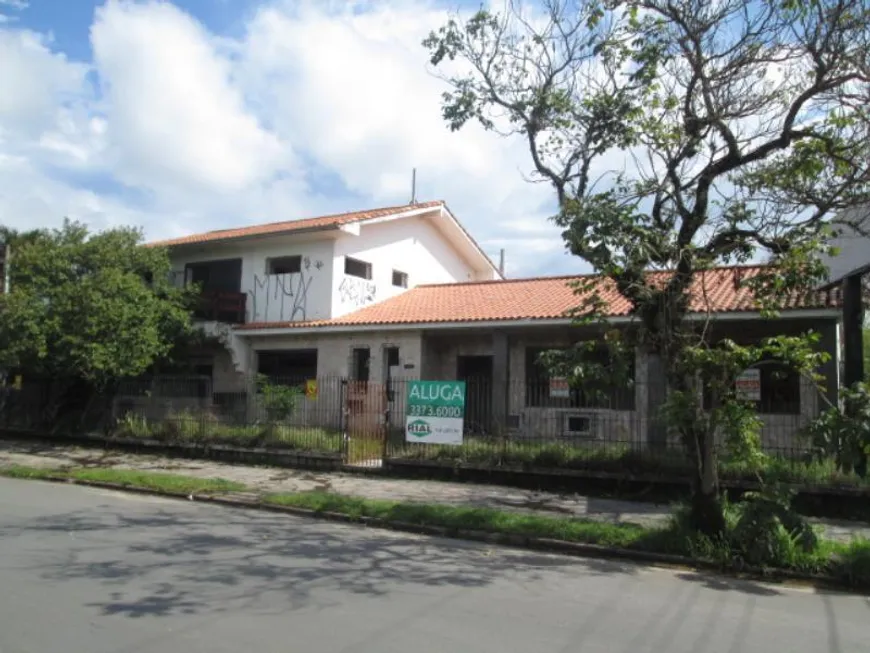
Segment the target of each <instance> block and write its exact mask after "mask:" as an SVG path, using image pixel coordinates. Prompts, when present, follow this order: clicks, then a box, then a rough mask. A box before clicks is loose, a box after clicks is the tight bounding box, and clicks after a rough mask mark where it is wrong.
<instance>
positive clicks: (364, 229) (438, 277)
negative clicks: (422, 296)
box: [332, 217, 476, 317]
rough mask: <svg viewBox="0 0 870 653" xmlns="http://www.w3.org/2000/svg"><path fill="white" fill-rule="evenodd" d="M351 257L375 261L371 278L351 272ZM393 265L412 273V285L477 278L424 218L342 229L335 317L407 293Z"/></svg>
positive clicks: (336, 264) (335, 266) (335, 271)
mask: <svg viewBox="0 0 870 653" xmlns="http://www.w3.org/2000/svg"><path fill="white" fill-rule="evenodd" d="M346 256H350V257H352V258H356V259H359V260H362V261H365V262H367V263H370V264H371V266H372V279H370V280H368V279H360V278H359V277H354V276H351V275H346V274H345V273H344V262H345V257H346ZM393 270H396V271H399V272H404V273H405V274H407V275H408V288H413V287H414V286H419V285H422V284H432V283H452V282H456V281H469V280H473V279H475V277H476V273H475V271H474V268H473V267H472V266H471V265H470V264H469V263H468V262H467V261H465V260H463V259H462V258H461V257H460V256H459V255H458V254H457V252H456V251H455V250H454V249H453V247H452V246H451V245H450V244H449V243H448V241H447V239H446V238H444V236H443V235H441V233H439V232H438V230H437V229H436V228H435V227H433V226H432V225H431V224H430V223H429V222H428V221H427V220H425V219H424V218H421V217H412V218H405V219H402V220H396V221H390V222H378V223H374V224H370V225H365V224H364V225H362V226H360V229H359V235H353V234H349V233H346V234H342V236H341V237H340V238H339V239H338V240H337V241H336V243H335V259H334V261H333V273H332V279H333V284H332V316H333V317H338V316H341V315H346V314H347V313H352V312H353V311H356V310H358V309H360V308H363V307H365V306H369V305H371V304H374V303H376V302H380V301H383V300H385V299H389V298H390V297H394V296H395V295H398V294H400V293H402V292H404V291H405V290H406V288H401V287H397V286H394V285H393V278H392V277H393Z"/></svg>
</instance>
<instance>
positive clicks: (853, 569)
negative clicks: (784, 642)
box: [264, 491, 870, 589]
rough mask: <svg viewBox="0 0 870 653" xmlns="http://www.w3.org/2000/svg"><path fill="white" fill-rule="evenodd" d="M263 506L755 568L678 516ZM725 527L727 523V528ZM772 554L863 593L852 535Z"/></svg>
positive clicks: (275, 499)
mask: <svg viewBox="0 0 870 653" xmlns="http://www.w3.org/2000/svg"><path fill="white" fill-rule="evenodd" d="M264 501H265V502H266V503H271V504H275V505H281V506H291V507H296V508H305V509H308V510H313V511H315V512H320V513H325V512H334V513H340V514H343V515H347V516H349V517H352V518H355V519H358V518H361V517H369V518H375V519H380V520H383V521H387V522H404V523H408V524H414V525H420V526H437V527H442V528H445V529H447V530H448V531H454V532H455V531H459V530H476V531H485V532H488V533H498V534H504V535H520V536H525V537H536V538H547V539H555V540H562V541H566V542H577V543H582V544H597V545H600V546H604V547H615V548H621V549H628V550H634V551H644V552H652V553H665V554H672V555H681V556H686V557H689V558H692V559H693V560H697V561H702V562H707V563H713V564H715V565H717V566H719V567H720V568H722V569H730V570H741V569H745V568H747V567H748V566H754V567H757V566H759V565H757V564H751V563H750V561H748V560H747V559H746V558H745V556H744V553H743V551H742V549H741V547H739V546H738V545H737V544H736V543H735V542H732V541H729V539H728V536H726V537H724V538H722V539H721V540H712V539H710V538H707V537H704V536H702V535H699V534H698V533H696V532H694V531H691V530H689V529H688V528H687V527H686V526H685V524H684V520H683V518H682V516H681V514H680V513H679V512H678V513H677V514H676V515H675V516H674V517H673V518H672V519H671V520H670V522H669V523H668V524H667V525H666V526H662V527H658V528H646V527H643V526H639V525H636V524H612V523H606V522H598V521H593V520H586V519H575V518H560V517H549V516H546V515H530V514H523V513H516V512H509V511H503V510H496V509H492V508H475V507H466V506H449V505H441V504H424V503H412V502H402V501H385V500H375V499H363V498H360V497H349V496H343V495H339V494H333V493H329V492H320V491H313V492H301V493H293V494H272V495H268V496H266V497H264ZM733 526H734V523H733V521H732V523H730V524H729V528H733ZM782 539H783V540H785V541H786V542H787V543H788V542H792V539H791V538H790V537H789V536H788V534H784V536H783V538H782ZM775 555H776V559H775V563H773V564H765V565H762V566H763V567H764V568H767V569H783V570H789V571H798V572H803V573H810V574H818V575H823V576H827V577H829V578H831V579H832V580H836V581H838V582H840V583H842V584H845V585H847V586H849V587H853V588H859V589H866V588H870V540H866V539H861V538H858V539H855V540H853V541H852V542H849V543H843V542H835V541H830V540H821V541H819V543H818V545H817V546H816V547H814V548H813V550H811V551H804V550H802V549H801V548H800V547H798V546H796V545H794V546H789V545H788V544H787V545H786V546H785V547H783V548H782V549H778V550H777V551H776V552H775Z"/></svg>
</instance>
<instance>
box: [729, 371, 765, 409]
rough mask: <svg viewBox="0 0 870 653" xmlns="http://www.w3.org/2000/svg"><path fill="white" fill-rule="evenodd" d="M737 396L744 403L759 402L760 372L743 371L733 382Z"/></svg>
mask: <svg viewBox="0 0 870 653" xmlns="http://www.w3.org/2000/svg"><path fill="white" fill-rule="evenodd" d="M734 386H735V388H736V390H737V396H738V397H740V398H741V399H745V400H746V401H761V370H757V369H751V370H743V372H741V373H740V376H738V377H737V380H736V381H735V382H734Z"/></svg>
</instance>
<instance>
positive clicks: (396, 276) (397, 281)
mask: <svg viewBox="0 0 870 653" xmlns="http://www.w3.org/2000/svg"><path fill="white" fill-rule="evenodd" d="M393 285H394V286H396V287H397V288H407V287H408V273H407V272H399V271H398V270H393Z"/></svg>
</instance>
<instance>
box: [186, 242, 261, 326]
mask: <svg viewBox="0 0 870 653" xmlns="http://www.w3.org/2000/svg"><path fill="white" fill-rule="evenodd" d="M192 284H195V285H197V286H198V287H199V289H200V297H199V302H198V304H197V305H196V307H195V308H194V310H193V317H194V318H195V319H199V320H209V321H215V322H226V323H229V324H244V323H245V318H246V315H247V300H248V295H247V293H245V292H243V291H242V288H241V286H242V259H240V258H235V259H224V260H219V261H204V262H197V263H188V264H187V265H186V266H185V268H184V285H186V286H188V285H192Z"/></svg>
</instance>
